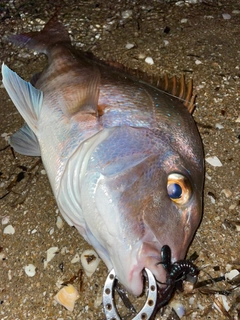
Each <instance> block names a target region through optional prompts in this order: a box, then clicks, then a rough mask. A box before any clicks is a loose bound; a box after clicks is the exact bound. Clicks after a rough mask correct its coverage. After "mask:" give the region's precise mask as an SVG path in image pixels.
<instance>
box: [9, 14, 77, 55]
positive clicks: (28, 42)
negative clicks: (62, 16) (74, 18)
mask: <svg viewBox="0 0 240 320" xmlns="http://www.w3.org/2000/svg"><path fill="white" fill-rule="evenodd" d="M8 40H9V41H10V42H11V43H13V44H15V45H17V46H20V47H27V48H29V49H32V50H35V51H37V52H42V53H45V54H47V51H48V49H49V48H51V47H52V46H54V45H55V44H56V43H59V42H60V43H69V44H70V43H71V40H70V38H69V34H68V32H67V30H66V29H65V27H64V26H63V24H62V23H61V22H59V21H58V17H57V14H55V15H54V16H53V17H52V18H51V19H50V20H49V21H48V23H47V24H46V25H45V27H44V28H43V29H42V31H40V32H38V31H37V32H29V33H21V34H17V35H10V36H9V37H8Z"/></svg>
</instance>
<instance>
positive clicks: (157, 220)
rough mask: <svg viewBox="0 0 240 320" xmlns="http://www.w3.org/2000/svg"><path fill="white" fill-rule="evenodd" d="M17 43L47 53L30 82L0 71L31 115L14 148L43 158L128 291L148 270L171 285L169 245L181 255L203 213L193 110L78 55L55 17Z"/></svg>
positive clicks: (74, 216)
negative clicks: (165, 263)
mask: <svg viewBox="0 0 240 320" xmlns="http://www.w3.org/2000/svg"><path fill="white" fill-rule="evenodd" d="M10 41H11V42H13V43H15V44H18V45H21V46H27V47H28V48H29V49H34V50H35V51H39V52H44V53H45V54H46V55H47V56H48V66H47V67H46V68H45V69H44V70H43V71H42V72H41V73H39V74H37V75H35V76H33V78H32V85H31V84H29V83H27V82H25V81H24V80H22V79H21V78H20V77H19V76H18V75H17V74H16V73H14V72H13V71H11V70H10V69H9V68H8V67H7V66H6V65H3V67H2V73H3V83H4V86H5V88H6V90H7V91H8V93H9V95H10V97H11V99H12V101H13V102H14V104H15V105H16V107H17V109H18V110H19V112H20V113H21V115H22V116H23V118H24V119H25V121H26V124H25V125H24V127H23V128H21V129H20V130H19V131H18V132H17V133H15V134H14V135H13V136H12V137H11V139H10V144H11V145H12V146H13V148H15V150H16V151H17V152H19V153H22V154H26V155H31V156H37V155H41V157H42V161H43V164H44V166H45V169H46V172H47V174H48V177H49V180H50V183H51V187H52V190H53V193H54V195H55V198H56V201H57V204H58V206H59V208H60V210H61V213H62V215H63V217H64V218H65V220H66V221H67V222H68V223H69V224H70V225H73V226H75V227H76V228H77V229H78V230H79V232H80V233H81V235H82V236H83V237H84V238H85V239H86V240H87V241H88V242H89V243H90V244H92V245H93V247H94V248H95V249H96V250H97V252H98V254H99V255H100V257H101V258H102V259H103V261H104V262H105V263H106V265H107V267H108V268H109V269H112V268H114V269H115V272H116V275H117V277H118V279H119V280H120V282H121V283H122V284H123V285H124V286H125V287H126V289H127V290H129V291H130V292H131V293H133V294H134V295H139V294H141V292H142V289H143V282H142V270H143V268H148V269H150V270H151V271H152V272H153V274H154V275H155V277H156V279H157V280H159V281H161V282H164V281H165V271H164V269H163V268H162V266H161V265H156V263H157V262H159V261H160V249H161V247H162V246H163V245H168V246H169V247H170V248H171V251H172V257H173V258H172V259H173V261H176V260H179V259H183V258H184V257H185V255H186V251H187V249H188V246H189V244H190V242H191V240H192V238H193V236H194V233H195V231H196V229H197V227H198V225H199V223H200V220H201V216H202V190H203V176H204V165H203V148H202V143H201V139H200V136H199V133H198V130H197V128H196V125H195V123H194V120H193V118H192V116H191V114H190V113H189V112H188V110H187V108H186V107H184V106H183V104H182V103H181V102H180V101H179V100H178V99H176V98H174V97H171V96H169V95H167V94H165V93H164V92H162V91H160V90H159V89H157V88H154V87H152V86H151V85H148V84H146V83H144V82H142V81H138V80H137V79H134V78H132V77H131V76H127V75H126V74H125V73H122V72H121V71H119V70H116V69H114V68H111V67H107V66H104V65H102V64H99V63H98V62H96V61H95V60H91V59H89V58H86V57H85V56H84V54H82V53H81V52H79V51H76V50H75V49H74V47H72V45H71V43H70V39H69V36H68V32H67V31H66V30H65V28H64V26H63V25H62V24H61V23H60V22H59V21H58V20H57V18H56V17H53V18H52V19H51V20H50V21H49V22H48V23H47V24H46V26H45V28H44V29H43V30H42V31H41V32H36V33H35V32H32V33H28V34H20V35H13V36H11V37H10Z"/></svg>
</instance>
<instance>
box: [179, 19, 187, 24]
mask: <svg viewBox="0 0 240 320" xmlns="http://www.w3.org/2000/svg"><path fill="white" fill-rule="evenodd" d="M180 22H181V23H187V22H188V19H186V18H183V19H182V20H181V21H180Z"/></svg>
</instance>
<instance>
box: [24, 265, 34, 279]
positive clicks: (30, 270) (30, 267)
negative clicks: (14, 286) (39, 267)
mask: <svg viewBox="0 0 240 320" xmlns="http://www.w3.org/2000/svg"><path fill="white" fill-rule="evenodd" d="M24 271H25V273H26V275H27V276H29V277H34V276H35V274H36V267H35V266H34V265H33V264H28V265H27V266H26V267H24Z"/></svg>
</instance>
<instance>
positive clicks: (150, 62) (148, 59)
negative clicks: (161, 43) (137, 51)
mask: <svg viewBox="0 0 240 320" xmlns="http://www.w3.org/2000/svg"><path fill="white" fill-rule="evenodd" d="M145 62H146V63H148V64H150V65H153V64H154V61H153V58H151V57H147V58H146V59H145Z"/></svg>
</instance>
